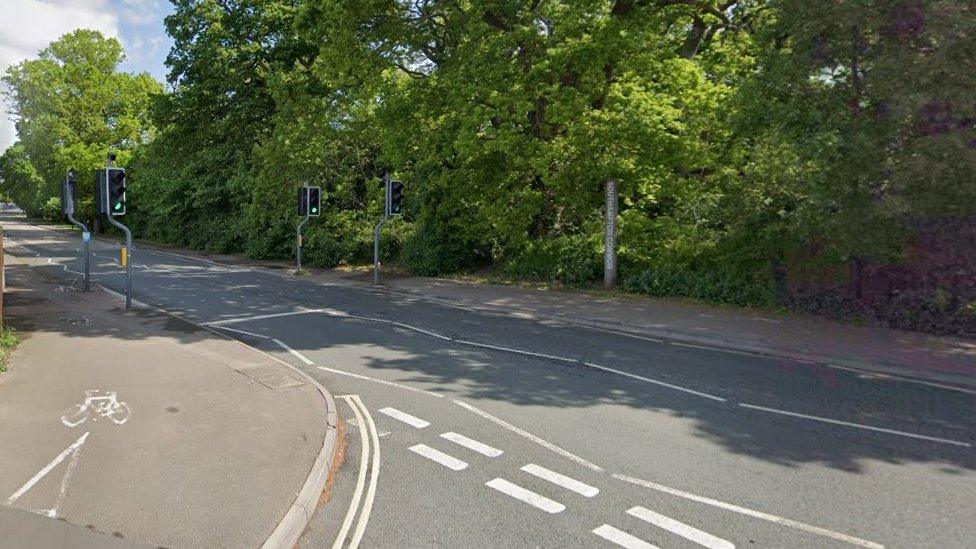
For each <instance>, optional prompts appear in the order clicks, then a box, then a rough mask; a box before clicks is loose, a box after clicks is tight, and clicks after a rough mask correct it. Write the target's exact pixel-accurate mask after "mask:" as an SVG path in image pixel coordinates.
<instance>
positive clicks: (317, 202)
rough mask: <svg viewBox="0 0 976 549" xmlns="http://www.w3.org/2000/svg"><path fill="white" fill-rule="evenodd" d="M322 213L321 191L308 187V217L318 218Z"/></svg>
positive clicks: (317, 188)
mask: <svg viewBox="0 0 976 549" xmlns="http://www.w3.org/2000/svg"><path fill="white" fill-rule="evenodd" d="M321 212H322V189H321V188H319V187H308V215H309V217H318V216H319V213H321Z"/></svg>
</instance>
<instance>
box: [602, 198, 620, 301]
mask: <svg viewBox="0 0 976 549" xmlns="http://www.w3.org/2000/svg"><path fill="white" fill-rule="evenodd" d="M605 191H606V209H605V211H604V213H605V215H606V219H604V229H603V287H604V288H606V289H608V290H611V289H613V288H614V287H615V286H616V285H617V180H616V179H608V180H607V182H606V189H605Z"/></svg>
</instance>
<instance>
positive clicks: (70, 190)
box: [61, 170, 76, 215]
mask: <svg viewBox="0 0 976 549" xmlns="http://www.w3.org/2000/svg"><path fill="white" fill-rule="evenodd" d="M75 186H76V181H75V171H74V170H70V171H69V172H68V176H67V177H66V178H65V179H64V184H62V185H61V213H62V214H64V215H72V214H74V213H75V196H76V191H75Z"/></svg>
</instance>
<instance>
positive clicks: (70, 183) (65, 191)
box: [61, 170, 91, 292]
mask: <svg viewBox="0 0 976 549" xmlns="http://www.w3.org/2000/svg"><path fill="white" fill-rule="evenodd" d="M76 197H77V181H76V180H75V171H74V170H69V171H68V174H67V175H66V176H65V178H64V183H63V184H62V185H61V212H62V213H64V215H65V216H66V217H67V218H68V221H70V222H71V224H72V225H74V226H76V227H78V228H79V229H81V253H82V255H83V256H84V258H85V291H86V292H87V291H89V290H90V289H91V254H90V253H89V251H88V247H89V245H90V243H91V233H90V232H89V231H88V227H86V226H85V224H84V223H82V222H81V221H78V220H77V219H75V217H74V215H75V199H76Z"/></svg>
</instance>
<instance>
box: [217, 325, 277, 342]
mask: <svg viewBox="0 0 976 549" xmlns="http://www.w3.org/2000/svg"><path fill="white" fill-rule="evenodd" d="M212 327H213V328H217V329H218V330H226V331H228V332H234V333H238V334H244V335H248V336H254V337H260V338H263V339H272V338H271V336H266V335H261V334H256V333H254V332H248V331H245V330H237V329H234V328H228V327H227V326H212Z"/></svg>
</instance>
